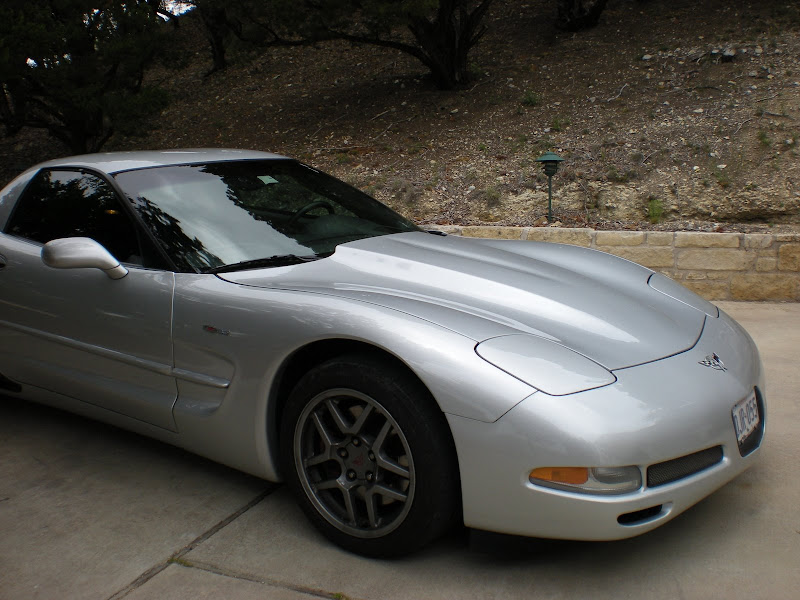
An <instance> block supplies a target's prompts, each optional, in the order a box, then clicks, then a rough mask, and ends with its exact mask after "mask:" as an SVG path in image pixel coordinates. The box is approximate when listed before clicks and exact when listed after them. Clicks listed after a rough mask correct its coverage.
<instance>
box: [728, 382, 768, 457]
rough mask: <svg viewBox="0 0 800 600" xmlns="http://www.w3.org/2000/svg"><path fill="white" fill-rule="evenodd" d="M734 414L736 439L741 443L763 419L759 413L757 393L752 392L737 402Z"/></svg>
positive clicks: (732, 412) (732, 413)
mask: <svg viewBox="0 0 800 600" xmlns="http://www.w3.org/2000/svg"><path fill="white" fill-rule="evenodd" d="M731 415H732V416H733V428H734V429H735V430H736V441H737V442H739V445H741V444H742V442H743V441H744V440H746V439H747V436H749V435H750V434H751V433H753V431H755V429H756V427H758V423H759V421H760V420H761V419H760V417H759V414H758V403H757V402H756V393H755V392H753V393H751V394H750V395H749V396H748V397H747V398H745V399H744V400H742V401H741V402H737V403H736V405H735V406H734V407H733V410H732V411H731Z"/></svg>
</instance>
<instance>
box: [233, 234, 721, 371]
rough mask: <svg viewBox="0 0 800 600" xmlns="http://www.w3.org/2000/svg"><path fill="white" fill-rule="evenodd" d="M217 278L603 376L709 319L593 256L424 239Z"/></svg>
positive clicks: (534, 246)
mask: <svg viewBox="0 0 800 600" xmlns="http://www.w3.org/2000/svg"><path fill="white" fill-rule="evenodd" d="M220 277H221V278H223V279H225V280H227V281H230V282H232V283H238V284H242V285H248V286H256V287H264V288H273V289H292V290H302V291H308V292H314V293H322V294H327V295H335V296H337V297H344V298H352V299H354V300H359V301H362V302H369V303H372V304H378V305H381V306H385V307H389V308H393V309H395V310H399V311H401V312H405V313H408V314H411V315H414V316H416V317H418V318H422V319H425V320H428V321H431V322H434V323H437V324H439V325H441V326H443V327H446V328H448V329H451V330H453V331H456V332H458V333H460V334H462V335H465V336H468V337H470V338H472V339H474V340H475V341H476V342H481V341H484V340H486V339H489V338H492V337H497V336H502V335H509V334H518V333H527V334H531V335H535V336H539V337H542V338H545V339H548V340H551V341H554V342H556V343H558V344H561V345H563V346H566V347H567V348H569V349H571V350H574V351H575V352H578V353H580V354H583V355H584V356H586V357H588V358H590V359H591V360H593V361H595V362H597V363H598V364H600V365H602V366H604V367H605V368H607V369H609V370H613V369H619V368H624V367H629V366H633V365H638V364H642V363H646V362H651V361H654V360H657V359H660V358H664V357H666V356H671V355H674V354H677V353H680V352H683V351H685V350H688V349H689V348H691V347H692V346H693V345H694V344H695V343H696V341H697V339H698V338H699V337H700V334H701V332H702V329H703V323H704V320H705V317H706V316H707V315H708V316H711V317H716V316H718V312H717V310H716V308H715V307H714V306H713V305H711V304H710V303H708V302H706V301H705V300H702V299H701V298H699V297H697V296H695V295H694V294H691V293H689V292H688V291H687V290H685V289H684V288H682V287H680V286H679V285H677V284H674V283H672V282H671V281H670V280H668V279H667V278H666V277H664V276H661V275H657V274H654V273H653V272H652V271H650V270H649V269H646V268H644V267H641V266H639V265H636V264H634V263H632V262H629V261H626V260H622V259H619V258H617V257H614V256H611V255H609V254H605V253H602V252H597V251H594V250H589V249H586V248H579V247H576V246H566V245H561V244H548V243H538V242H524V241H498V240H476V239H468V238H461V237H455V236H447V237H443V236H437V235H431V234H428V233H423V232H414V233H402V234H395V235H387V236H382V237H375V238H369V239H365V240H359V241H356V242H350V243H348V244H343V245H341V246H339V247H338V248H337V250H336V252H335V253H334V254H333V255H332V256H330V257H329V258H326V259H322V260H318V261H315V262H312V263H304V264H300V265H294V266H290V267H280V268H272V269H258V270H250V271H241V272H233V273H223V274H220ZM648 282H649V284H648Z"/></svg>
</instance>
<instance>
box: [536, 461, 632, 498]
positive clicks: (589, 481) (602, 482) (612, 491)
mask: <svg viewBox="0 0 800 600" xmlns="http://www.w3.org/2000/svg"><path fill="white" fill-rule="evenodd" d="M528 480H529V481H530V482H531V483H532V484H534V485H540V486H543V487H549V488H553V489H557V490H564V491H568V492H578V493H581V494H600V495H616V494H628V493H630V492H635V491H636V490H638V489H639V488H641V487H642V471H641V469H639V467H636V466H627V467H539V468H536V469H533V470H532V471H531V472H530V475H529V476H528Z"/></svg>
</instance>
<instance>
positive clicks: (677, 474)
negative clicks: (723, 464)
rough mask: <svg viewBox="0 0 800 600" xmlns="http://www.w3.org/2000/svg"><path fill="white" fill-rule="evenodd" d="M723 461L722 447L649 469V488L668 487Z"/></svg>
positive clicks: (659, 464) (675, 459)
mask: <svg viewBox="0 0 800 600" xmlns="http://www.w3.org/2000/svg"><path fill="white" fill-rule="evenodd" d="M721 460H722V446H714V447H713V448H706V449H705V450H700V452H695V453H694V454H687V455H686V456H681V457H679V458H673V459H672V460H667V461H664V462H662V463H658V464H655V465H651V466H649V467H648V468H647V487H651V488H652V487H658V486H659V485H666V484H668V483H672V482H673V481H677V480H679V479H683V478H684V477H688V476H689V475H694V474H695V473H699V472H700V471H703V470H705V469H708V468H709V467H713V466H714V465H716V464H717V463H718V462H720V461H721Z"/></svg>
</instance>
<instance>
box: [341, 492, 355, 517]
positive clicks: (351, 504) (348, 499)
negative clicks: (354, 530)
mask: <svg viewBox="0 0 800 600" xmlns="http://www.w3.org/2000/svg"><path fill="white" fill-rule="evenodd" d="M354 491H355V489H354V488H350V489H343V490H342V494H343V495H344V507H345V509H346V510H347V518H348V519H349V520H350V522H351V523H352V524H353V525H356V506H355V499H354V498H353V492H354Z"/></svg>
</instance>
